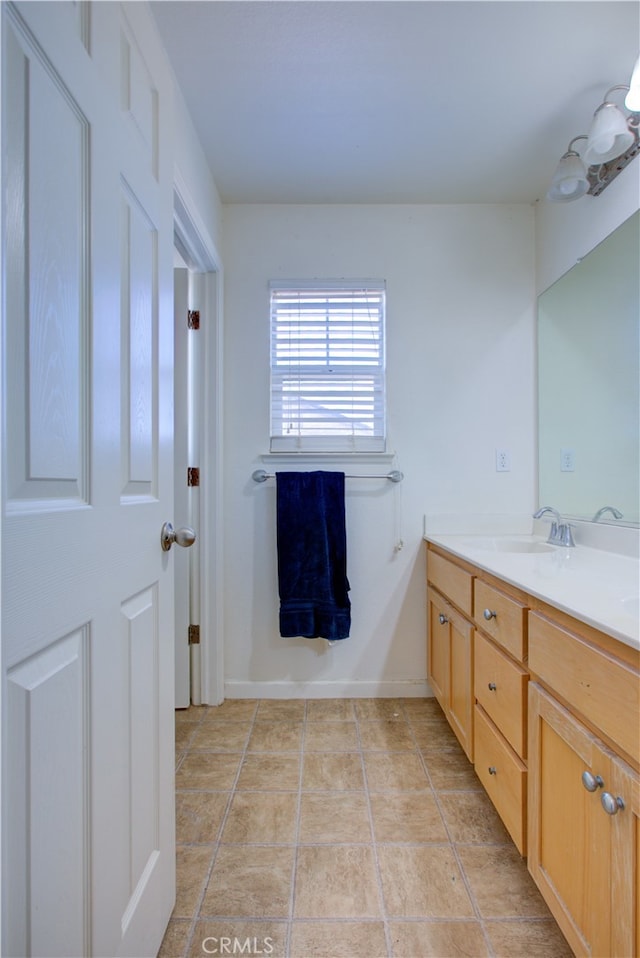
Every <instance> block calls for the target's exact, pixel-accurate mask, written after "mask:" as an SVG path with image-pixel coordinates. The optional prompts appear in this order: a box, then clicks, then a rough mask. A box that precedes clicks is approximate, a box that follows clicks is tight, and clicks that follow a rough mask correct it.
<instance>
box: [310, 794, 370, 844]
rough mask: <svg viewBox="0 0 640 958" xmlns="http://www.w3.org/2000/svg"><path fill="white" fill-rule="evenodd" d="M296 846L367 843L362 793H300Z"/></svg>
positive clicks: (367, 829)
mask: <svg viewBox="0 0 640 958" xmlns="http://www.w3.org/2000/svg"><path fill="white" fill-rule="evenodd" d="M298 841H299V842H309V843H312V842H313V843H325V842H370V841H371V826H370V824H369V809H368V807H367V799H366V795H365V793H364V792H322V793H320V792H303V794H302V799H301V804H300V831H299V834H298Z"/></svg>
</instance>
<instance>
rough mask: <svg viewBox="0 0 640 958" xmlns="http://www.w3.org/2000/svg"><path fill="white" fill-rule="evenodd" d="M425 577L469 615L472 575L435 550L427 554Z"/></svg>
mask: <svg viewBox="0 0 640 958" xmlns="http://www.w3.org/2000/svg"><path fill="white" fill-rule="evenodd" d="M427 579H428V580H429V582H430V583H431V584H432V585H434V586H435V587H436V589H438V590H439V591H440V592H442V593H443V594H444V595H446V596H447V598H448V599H451V601H452V602H453V604H454V605H457V606H458V608H459V609H461V610H462V612H466V613H467V615H471V595H472V586H473V576H472V575H470V574H469V573H468V572H465V570H464V569H461V568H460V567H459V566H457V565H454V564H453V562H449V560H448V559H444V558H443V557H442V556H440V555H438V554H437V553H436V552H429V553H428V555H427Z"/></svg>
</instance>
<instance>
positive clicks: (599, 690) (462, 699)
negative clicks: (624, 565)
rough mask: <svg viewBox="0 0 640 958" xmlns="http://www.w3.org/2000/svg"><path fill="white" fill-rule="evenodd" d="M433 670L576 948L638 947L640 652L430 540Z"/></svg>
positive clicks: (459, 730) (618, 956)
mask: <svg viewBox="0 0 640 958" xmlns="http://www.w3.org/2000/svg"><path fill="white" fill-rule="evenodd" d="M427 580H428V589H427V595H428V606H429V617H428V628H429V637H428V656H427V661H428V679H429V683H430V685H431V688H432V689H433V691H434V694H435V695H436V697H437V698H438V700H439V701H440V704H441V705H442V707H443V709H444V711H445V714H446V715H447V718H448V719H449V722H450V724H451V726H452V728H453V730H454V731H455V733H456V735H457V736H458V739H459V740H460V742H461V743H462V745H463V748H464V749H465V752H466V753H467V755H468V757H469V758H470V760H471V761H474V764H475V769H476V773H477V775H478V777H479V778H480V781H481V782H482V783H483V785H484V787H485V789H486V791H487V794H488V795H489V796H490V798H491V800H492V801H493V803H494V805H495V807H496V809H497V810H498V812H499V814H500V816H501V818H502V820H503V822H504V823H505V826H506V828H507V829H508V831H509V833H510V834H511V836H512V838H513V840H514V843H515V845H516V847H517V848H518V849H519V851H520V853H521V854H523V855H525V854H526V856H527V862H528V867H529V870H530V872H531V874H532V876H533V878H534V880H535V881H536V884H537V885H538V887H539V889H540V891H541V893H542V895H543V896H544V898H545V900H546V902H547V904H548V906H549V908H550V910H551V912H552V913H553V915H554V916H555V918H556V920H557V922H558V924H559V926H560V928H561V929H562V931H563V933H564V935H565V936H566V938H567V941H568V942H569V944H570V945H571V947H572V949H573V951H574V952H575V954H576V955H578V956H582V955H584V956H587V955H588V956H590V958H639V956H640V774H639V773H640V653H638V650H636V649H633V648H632V647H630V646H627V645H625V644H624V643H620V642H618V641H617V640H615V639H613V638H612V637H610V636H608V635H605V634H603V633H602V632H599V631H598V630H597V629H595V628H592V627H591V626H589V625H586V624H585V623H583V622H580V621H578V620H576V619H574V618H573V617H572V616H570V615H568V614H567V613H564V612H562V611H561V610H559V609H557V608H555V607H552V606H550V605H549V604H547V603H545V602H544V601H542V600H541V599H539V598H537V597H534V596H531V595H527V594H526V593H524V592H523V591H521V590H518V589H516V588H515V587H514V586H512V585H509V584H507V583H503V582H502V581H501V580H500V579H499V578H497V577H495V576H492V575H490V574H489V573H487V572H485V571H484V570H483V569H480V568H477V567H475V566H473V565H472V564H470V563H468V562H466V561H464V560H462V559H459V558H458V557H456V556H453V555H450V554H449V553H447V552H446V550H442V549H440V547H438V546H433V545H431V544H429V546H428V551H427Z"/></svg>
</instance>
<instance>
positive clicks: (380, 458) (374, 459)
mask: <svg viewBox="0 0 640 958" xmlns="http://www.w3.org/2000/svg"><path fill="white" fill-rule="evenodd" d="M395 457H396V454H395V452H266V453H263V454H262V455H261V456H258V459H259V460H260V461H261V462H264V463H274V462H285V461H287V460H290V461H291V462H298V463H307V462H309V463H317V462H332V463H335V462H349V463H355V462H359V463H362V464H363V465H366V464H367V463H388V464H391V463H393V461H394V459H395Z"/></svg>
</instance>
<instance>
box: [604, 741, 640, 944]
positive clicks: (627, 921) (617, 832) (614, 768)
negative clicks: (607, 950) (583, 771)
mask: <svg viewBox="0 0 640 958" xmlns="http://www.w3.org/2000/svg"><path fill="white" fill-rule="evenodd" d="M606 790H607V791H608V792H609V793H610V795H612V796H613V797H614V798H616V799H617V798H620V799H621V800H622V802H623V803H624V807H623V808H620V809H619V811H618V812H617V813H616V814H615V815H613V816H611V831H612V848H611V854H612V873H611V896H612V914H613V915H614V916H615V919H614V921H613V922H612V927H611V954H612V955H614V956H625V958H627V956H629V958H631V956H633V958H636V956H638V955H640V776H639V775H638V773H637V772H634V771H633V769H631V768H629V766H628V765H625V763H624V762H622V761H621V760H620V759H618V758H616V759H614V760H613V762H612V763H611V778H610V781H609V782H607V783H606Z"/></svg>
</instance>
